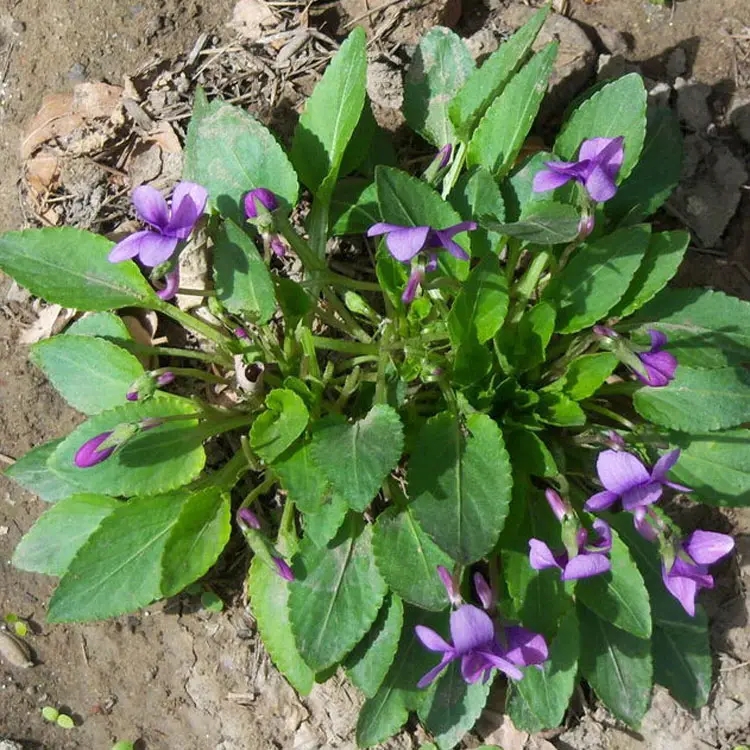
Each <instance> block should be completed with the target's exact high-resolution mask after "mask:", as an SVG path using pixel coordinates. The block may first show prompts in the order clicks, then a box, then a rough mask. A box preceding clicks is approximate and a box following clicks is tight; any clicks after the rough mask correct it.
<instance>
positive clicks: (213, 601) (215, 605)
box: [201, 591, 224, 612]
mask: <svg viewBox="0 0 750 750" xmlns="http://www.w3.org/2000/svg"><path fill="white" fill-rule="evenodd" d="M201 606H202V607H203V609H207V610H208V611H209V612H221V611H222V610H223V609H224V602H223V601H222V600H221V597H219V596H218V595H217V594H214V592H213V591H204V592H203V593H202V594H201Z"/></svg>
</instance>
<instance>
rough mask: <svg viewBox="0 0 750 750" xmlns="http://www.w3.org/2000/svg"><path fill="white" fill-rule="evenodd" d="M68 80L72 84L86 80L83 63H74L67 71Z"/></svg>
mask: <svg viewBox="0 0 750 750" xmlns="http://www.w3.org/2000/svg"><path fill="white" fill-rule="evenodd" d="M68 80H69V81H72V82H73V83H83V82H84V81H85V80H86V66H85V65H84V64H83V63H79V62H77V63H75V64H74V65H72V66H71V68H70V70H69V71H68Z"/></svg>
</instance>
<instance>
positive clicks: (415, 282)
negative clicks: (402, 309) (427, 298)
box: [401, 266, 424, 305]
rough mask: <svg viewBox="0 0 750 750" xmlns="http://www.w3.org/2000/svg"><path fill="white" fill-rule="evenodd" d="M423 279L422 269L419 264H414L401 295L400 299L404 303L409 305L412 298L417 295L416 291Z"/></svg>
mask: <svg viewBox="0 0 750 750" xmlns="http://www.w3.org/2000/svg"><path fill="white" fill-rule="evenodd" d="M423 280H424V269H423V268H422V267H421V266H415V267H414V268H413V269H412V272H411V275H410V276H409V281H408V282H407V283H406V288H405V289H404V293H403V294H402V295H401V301H402V302H403V303H404V304H405V305H410V304H411V303H412V302H414V298H415V297H416V296H417V291H418V290H419V287H420V286H421V284H422V281H423Z"/></svg>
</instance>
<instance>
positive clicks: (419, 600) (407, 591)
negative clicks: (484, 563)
mask: <svg viewBox="0 0 750 750" xmlns="http://www.w3.org/2000/svg"><path fill="white" fill-rule="evenodd" d="M372 549H373V553H374V555H375V564H376V565H377V566H378V570H379V571H380V575H382V576H383V578H384V579H385V582H386V583H387V584H388V586H389V587H390V588H391V590H393V591H395V592H396V593H397V594H398V595H399V596H400V597H401V598H403V599H404V600H406V601H407V602H409V603H411V604H415V605H417V606H418V607H421V608H422V609H430V610H438V611H439V610H442V609H445V608H446V607H447V606H448V595H447V594H446V592H445V587H444V586H443V584H442V583H441V581H440V578H439V576H438V574H437V567H438V565H443V566H445V567H446V568H452V567H453V561H452V560H451V558H450V557H449V556H448V555H447V554H446V553H445V552H443V551H442V550H441V549H440V547H438V546H437V545H436V544H435V542H433V541H432V539H430V537H429V536H427V534H426V533H425V532H424V530H423V529H422V527H421V526H420V525H419V523H418V522H417V520H416V519H415V518H414V514H413V513H412V510H411V507H410V506H409V505H407V506H406V507H405V508H403V509H401V510H400V509H399V508H388V509H387V510H386V511H384V512H383V513H381V514H380V515H379V516H378V520H377V522H376V524H375V527H374V530H373V536H372ZM405 560H408V561H409V563H408V565H405V564H404V561H405Z"/></svg>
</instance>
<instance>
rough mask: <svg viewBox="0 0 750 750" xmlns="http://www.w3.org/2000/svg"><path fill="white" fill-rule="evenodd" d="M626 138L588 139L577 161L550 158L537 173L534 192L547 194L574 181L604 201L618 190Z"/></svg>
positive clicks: (596, 199) (597, 198)
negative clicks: (617, 181)
mask: <svg viewBox="0 0 750 750" xmlns="http://www.w3.org/2000/svg"><path fill="white" fill-rule="evenodd" d="M623 142H624V138H623V137H622V136H618V137H617V138H588V139H587V140H585V141H584V142H583V143H582V144H581V148H580V150H579V151H578V161H547V162H545V163H544V166H545V167H546V168H545V169H543V170H541V171H540V172H537V174H536V175H535V176H534V185H533V187H534V191H535V192H537V193H544V192H546V191H548V190H555V188H559V187H562V186H563V185H565V184H566V183H568V182H570V180H575V181H576V182H578V183H580V184H581V185H583V186H584V188H586V192H587V193H588V194H589V196H590V197H591V199H592V200H594V201H597V202H598V203H604V201H608V200H609V199H610V198H612V197H613V196H614V195H615V193H616V192H617V186H616V185H615V179H616V177H617V173H618V172H619V171H620V167H621V166H622V160H623V158H624V156H625V150H624V148H623Z"/></svg>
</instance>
